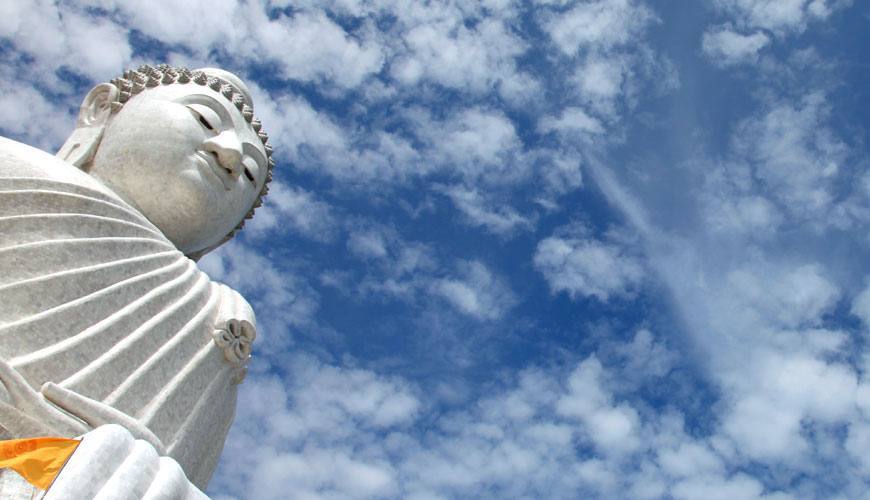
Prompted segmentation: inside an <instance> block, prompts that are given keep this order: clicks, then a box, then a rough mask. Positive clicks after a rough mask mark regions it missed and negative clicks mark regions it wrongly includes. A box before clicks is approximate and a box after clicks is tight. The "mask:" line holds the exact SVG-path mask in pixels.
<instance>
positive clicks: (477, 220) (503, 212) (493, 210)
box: [439, 186, 534, 236]
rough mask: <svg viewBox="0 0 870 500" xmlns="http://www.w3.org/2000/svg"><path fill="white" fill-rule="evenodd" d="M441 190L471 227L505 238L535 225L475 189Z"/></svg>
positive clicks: (460, 187) (454, 188) (444, 188)
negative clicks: (483, 229)
mask: <svg viewBox="0 0 870 500" xmlns="http://www.w3.org/2000/svg"><path fill="white" fill-rule="evenodd" d="M439 190H440V191H442V192H443V193H444V194H446V195H447V196H448V197H450V199H451V201H453V204H454V205H455V206H456V208H457V209H458V210H459V211H460V212H462V213H463V215H464V216H465V219H466V220H467V222H468V223H469V224H470V225H473V226H482V227H484V228H485V229H486V230H488V231H490V232H492V233H495V234H498V235H503V236H509V235H511V234H512V233H515V232H516V231H517V230H524V229H525V230H529V229H531V228H532V227H533V225H534V223H533V222H532V221H531V220H530V219H529V218H528V217H524V216H522V215H520V214H519V213H517V211H516V210H514V209H513V208H511V207H510V206H499V205H498V204H496V203H493V202H491V201H490V200H488V199H486V197H485V195H484V194H482V193H481V192H479V191H477V190H475V189H468V188H464V187H462V186H449V187H446V186H442V187H440V189H439Z"/></svg>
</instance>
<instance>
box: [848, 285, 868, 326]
mask: <svg viewBox="0 0 870 500" xmlns="http://www.w3.org/2000/svg"><path fill="white" fill-rule="evenodd" d="M851 312H852V314H854V315H855V316H857V317H859V318H861V321H863V322H864V328H867V329H870V282H868V285H867V286H866V287H865V288H864V290H863V291H861V293H859V294H858V296H857V297H855V299H854V300H853V301H852V309H851Z"/></svg>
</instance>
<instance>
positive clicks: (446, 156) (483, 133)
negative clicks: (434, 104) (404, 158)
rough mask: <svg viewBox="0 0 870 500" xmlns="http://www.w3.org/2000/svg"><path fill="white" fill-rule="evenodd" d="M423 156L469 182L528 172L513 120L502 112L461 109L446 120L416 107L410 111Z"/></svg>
mask: <svg viewBox="0 0 870 500" xmlns="http://www.w3.org/2000/svg"><path fill="white" fill-rule="evenodd" d="M409 118H410V119H411V120H412V123H413V126H414V129H415V132H416V134H417V136H418V137H420V138H421V139H422V140H424V141H426V143H427V146H428V148H427V150H424V153H425V156H426V157H427V158H429V159H430V161H431V160H434V161H436V162H437V164H439V165H440V166H442V169H444V170H447V171H448V172H455V173H456V174H459V175H461V176H462V177H463V178H465V179H466V180H467V181H469V182H479V181H483V182H485V183H492V184H506V183H515V182H518V181H519V180H521V179H523V178H525V176H526V175H528V171H527V170H528V167H527V166H526V165H525V164H524V162H523V160H524V158H523V155H522V143H521V141H520V139H519V137H518V136H517V131H516V128H515V127H514V124H513V123H512V121H511V120H510V119H509V118H508V117H507V116H506V115H505V114H504V113H502V112H501V111H498V110H489V109H485V108H481V107H473V108H469V109H463V110H462V111H460V112H458V113H456V114H455V115H453V116H450V117H449V118H447V119H445V120H437V119H434V118H433V117H432V116H431V115H430V114H429V113H428V112H426V111H424V110H421V109H418V110H414V111H413V112H411V113H410V114H409Z"/></svg>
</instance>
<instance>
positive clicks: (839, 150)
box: [734, 93, 849, 220]
mask: <svg viewBox="0 0 870 500" xmlns="http://www.w3.org/2000/svg"><path fill="white" fill-rule="evenodd" d="M829 113H830V110H829V106H828V104H827V102H826V98H825V96H824V95H822V94H819V93H811V94H809V95H807V96H805V97H804V98H803V99H802V100H801V101H800V102H799V103H798V104H796V105H795V104H791V103H789V102H775V103H773V104H772V105H771V106H770V107H769V108H767V109H766V110H764V111H763V112H762V113H761V114H760V116H756V117H753V118H750V119H747V120H745V121H743V122H742V123H741V124H740V125H739V126H738V128H737V130H736V133H735V135H734V147H735V149H736V151H737V152H738V154H740V155H741V156H742V158H745V159H746V160H748V161H750V162H751V165H752V166H753V168H754V171H755V175H756V176H757V177H758V179H759V180H760V181H761V183H762V184H761V187H762V189H764V190H767V192H770V193H771V194H772V195H773V196H774V197H776V199H778V201H780V202H781V203H783V204H784V205H785V207H786V208H788V210H789V212H790V213H791V214H792V215H793V216H795V217H797V218H798V219H799V220H800V219H805V218H810V219H819V218H821V217H822V216H823V215H824V214H825V213H826V211H827V210H828V209H829V208H830V205H831V203H832V202H833V193H832V182H833V181H834V179H835V178H836V177H837V175H838V174H839V173H840V171H841V168H842V166H843V163H844V162H845V161H846V160H847V158H848V155H849V150H848V148H847V146H846V144H845V143H844V142H843V141H842V140H841V139H839V138H838V137H837V136H836V135H835V134H834V132H833V130H832V129H831V128H830V126H829V125H828V120H829Z"/></svg>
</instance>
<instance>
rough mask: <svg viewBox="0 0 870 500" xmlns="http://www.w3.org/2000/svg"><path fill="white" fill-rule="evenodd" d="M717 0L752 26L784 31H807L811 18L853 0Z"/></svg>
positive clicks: (849, 3) (724, 7)
mask: <svg viewBox="0 0 870 500" xmlns="http://www.w3.org/2000/svg"><path fill="white" fill-rule="evenodd" d="M713 4H714V5H715V6H716V7H717V8H718V9H720V10H721V11H723V12H725V13H728V14H730V15H732V16H734V17H735V18H736V19H737V20H738V22H740V23H741V24H743V25H745V26H747V27H749V28H763V29H766V30H770V31H772V32H774V33H777V34H781V35H784V34H789V33H800V32H802V31H804V30H805V29H806V28H807V25H808V24H809V23H810V22H812V21H816V20H824V19H826V18H828V17H829V16H830V15H831V14H832V13H834V12H835V11H837V10H839V9H842V8H844V7H848V6H850V5H851V4H852V0H787V1H779V0H713Z"/></svg>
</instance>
